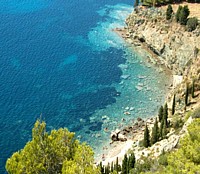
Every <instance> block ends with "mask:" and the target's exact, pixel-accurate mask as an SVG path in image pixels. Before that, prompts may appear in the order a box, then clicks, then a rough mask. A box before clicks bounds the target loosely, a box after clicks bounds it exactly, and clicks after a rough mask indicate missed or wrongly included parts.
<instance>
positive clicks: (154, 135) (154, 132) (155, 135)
mask: <svg viewBox="0 0 200 174" xmlns="http://www.w3.org/2000/svg"><path fill="white" fill-rule="evenodd" d="M158 140H159V129H158V122H157V118H156V121H155V123H154V126H153V128H152V134H151V145H153V144H155V143H156V142H158Z"/></svg>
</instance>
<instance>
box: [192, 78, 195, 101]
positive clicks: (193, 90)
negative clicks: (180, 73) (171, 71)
mask: <svg viewBox="0 0 200 174" xmlns="http://www.w3.org/2000/svg"><path fill="white" fill-rule="evenodd" d="M194 82H195V80H194V79H193V80H192V98H194V97H195V95H194V92H195V89H194V88H195V87H194V86H195V84H194Z"/></svg>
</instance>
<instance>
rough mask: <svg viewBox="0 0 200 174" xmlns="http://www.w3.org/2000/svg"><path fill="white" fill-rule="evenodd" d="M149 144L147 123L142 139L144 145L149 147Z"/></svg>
mask: <svg viewBox="0 0 200 174" xmlns="http://www.w3.org/2000/svg"><path fill="white" fill-rule="evenodd" d="M150 145H151V144H150V134H149V129H148V127H147V125H146V126H145V130H144V140H143V146H144V147H149V146H150Z"/></svg>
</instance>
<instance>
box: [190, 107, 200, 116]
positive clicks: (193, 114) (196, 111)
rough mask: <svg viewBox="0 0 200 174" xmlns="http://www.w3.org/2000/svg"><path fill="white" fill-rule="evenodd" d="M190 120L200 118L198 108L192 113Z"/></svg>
mask: <svg viewBox="0 0 200 174" xmlns="http://www.w3.org/2000/svg"><path fill="white" fill-rule="evenodd" d="M192 118H200V107H199V108H197V109H196V110H195V111H194V112H193V113H192Z"/></svg>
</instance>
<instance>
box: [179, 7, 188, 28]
mask: <svg viewBox="0 0 200 174" xmlns="http://www.w3.org/2000/svg"><path fill="white" fill-rule="evenodd" d="M189 14H190V11H189V9H188V6H187V5H185V6H184V7H183V8H182V9H181V11H180V15H179V22H180V24H181V25H186V23H187V18H188V16H189Z"/></svg>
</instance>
